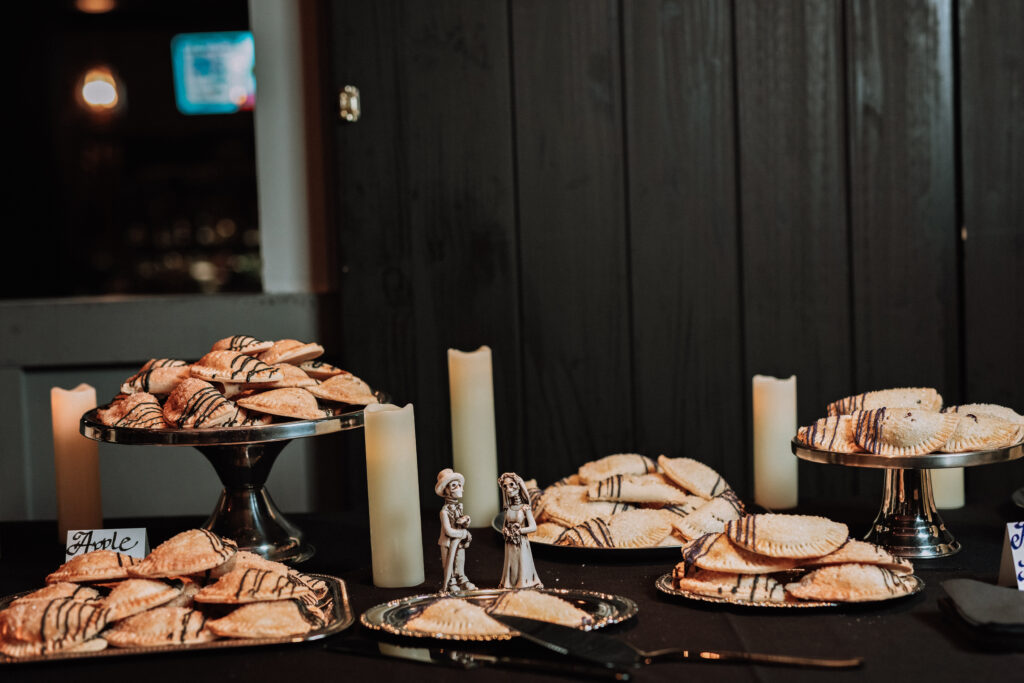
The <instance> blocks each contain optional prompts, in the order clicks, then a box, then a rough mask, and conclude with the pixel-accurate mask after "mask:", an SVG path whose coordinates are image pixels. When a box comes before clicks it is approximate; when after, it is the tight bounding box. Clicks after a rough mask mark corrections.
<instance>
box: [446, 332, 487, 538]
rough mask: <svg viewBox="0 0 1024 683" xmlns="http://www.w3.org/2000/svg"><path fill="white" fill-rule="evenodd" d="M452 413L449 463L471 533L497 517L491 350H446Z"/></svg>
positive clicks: (481, 348)
mask: <svg viewBox="0 0 1024 683" xmlns="http://www.w3.org/2000/svg"><path fill="white" fill-rule="evenodd" d="M448 386H449V389H450V391H451V408H452V463H453V467H454V469H455V471H456V472H459V473H460V474H462V476H464V477H465V478H466V483H465V486H464V490H465V492H464V493H463V497H462V505H463V508H464V509H465V511H466V514H467V515H469V517H470V519H471V520H472V521H471V522H470V524H471V525H472V526H474V527H482V526H489V525H490V523H491V520H492V519H494V517H495V515H497V514H498V442H497V437H496V435H495V430H494V379H493V376H492V371H491V347H489V346H481V347H480V348H479V349H477V350H476V351H472V352H466V351H457V350H455V349H448Z"/></svg>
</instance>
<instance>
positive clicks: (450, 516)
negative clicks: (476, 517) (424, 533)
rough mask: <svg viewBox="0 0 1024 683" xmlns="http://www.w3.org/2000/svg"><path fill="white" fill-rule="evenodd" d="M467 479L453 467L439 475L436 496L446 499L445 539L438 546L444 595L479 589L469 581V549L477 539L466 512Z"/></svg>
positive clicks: (442, 515)
mask: <svg viewBox="0 0 1024 683" xmlns="http://www.w3.org/2000/svg"><path fill="white" fill-rule="evenodd" d="M465 483H466V478H465V477H463V476H462V475H461V474H459V473H458V472H455V471H453V470H452V469H451V468H447V467H446V468H445V469H443V470H441V471H440V472H438V473H437V485H436V486H434V493H436V494H437V495H439V496H441V497H442V498H444V507H442V508H441V537H440V538H439V539H437V544H438V545H439V546H441V568H442V571H444V579H442V581H441V592H442V593H451V592H456V591H471V590H476V586H474V585H473V584H472V583H471V582H470V580H469V579H467V578H466V548H468V547H469V544H470V542H471V541H472V540H473V535H472V534H470V533H469V528H468V527H469V517H468V516H466V514H465V513H464V512H463V510H462V503H460V502H459V499H460V498H462V487H463V485H464V484H465Z"/></svg>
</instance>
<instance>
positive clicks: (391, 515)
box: [363, 403, 424, 588]
mask: <svg viewBox="0 0 1024 683" xmlns="http://www.w3.org/2000/svg"><path fill="white" fill-rule="evenodd" d="M363 432H364V436H365V439H366V493H367V498H368V499H369V504H370V555H371V562H372V565H373V585H375V586H378V587H381V588H404V587H408V586H417V585H419V584H421V583H423V580H424V575H423V534H422V530H421V527H420V490H419V484H418V477H417V471H416V419H415V417H414V415H413V409H412V404H411V403H410V404H409V405H407V406H405V407H404V408H399V407H398V406H394V405H391V404H389V403H385V404H383V405H370V406H367V407H366V410H365V412H364V424H363Z"/></svg>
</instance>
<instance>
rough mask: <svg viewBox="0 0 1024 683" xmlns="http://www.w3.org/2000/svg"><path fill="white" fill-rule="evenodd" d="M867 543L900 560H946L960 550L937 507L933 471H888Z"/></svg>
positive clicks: (866, 538)
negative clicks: (881, 547)
mask: <svg viewBox="0 0 1024 683" xmlns="http://www.w3.org/2000/svg"><path fill="white" fill-rule="evenodd" d="M864 540H865V541H870V542H871V543H876V544H878V545H881V546H884V547H885V548H886V549H887V550H889V552H891V553H893V554H894V555H899V556H901V557H921V558H927V557H946V556H948V555H953V554H954V553H957V552H959V551H960V543H959V542H958V541H957V540H956V539H955V538H953V534H951V533H949V531H948V530H947V529H946V525H945V524H944V523H943V521H942V517H941V516H939V511H938V510H937V509H936V508H935V499H934V498H933V497H932V475H931V471H930V470H918V469H887V470H886V471H885V484H884V489H883V494H882V506H881V508H879V510H878V516H877V517H875V521H874V523H873V524H872V525H871V531H869V532H868V534H867V535H866V536H865V537H864Z"/></svg>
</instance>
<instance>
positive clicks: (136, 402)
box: [96, 391, 167, 429]
mask: <svg viewBox="0 0 1024 683" xmlns="http://www.w3.org/2000/svg"><path fill="white" fill-rule="evenodd" d="M96 417H97V418H99V421H100V422H102V423H103V424H105V425H107V426H108V427H132V428H133V429H166V428H167V422H165V421H164V412H163V408H161V407H160V401H158V400H157V398H156V396H154V395H153V394H150V393H147V392H144V391H140V392H138V393H136V394H126V395H124V396H123V397H122V398H118V399H115V400H114V402H113V403H111V404H110V407H109V408H106V409H100V410H97V411H96Z"/></svg>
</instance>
